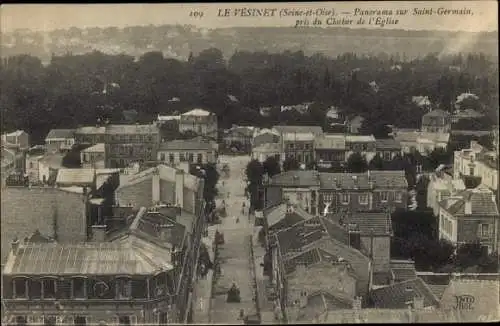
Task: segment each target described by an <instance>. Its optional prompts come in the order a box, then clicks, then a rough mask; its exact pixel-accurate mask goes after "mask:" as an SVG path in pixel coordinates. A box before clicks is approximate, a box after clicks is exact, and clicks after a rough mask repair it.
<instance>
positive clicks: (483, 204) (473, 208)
mask: <svg viewBox="0 0 500 326" xmlns="http://www.w3.org/2000/svg"><path fill="white" fill-rule="evenodd" d="M439 205H440V209H439V237H440V238H441V239H446V240H448V241H450V242H451V243H453V244H455V245H461V244H464V243H471V242H476V241H479V242H480V243H481V244H482V245H483V246H485V247H486V248H487V249H488V252H489V253H491V252H496V251H497V250H498V242H499V219H500V218H499V214H498V207H497V204H496V200H495V195H494V193H493V192H492V191H491V190H489V189H487V188H482V187H478V188H476V189H467V190H464V191H462V192H459V193H457V194H456V195H454V196H452V197H448V198H446V199H444V200H442V201H441V202H440V203H439Z"/></svg>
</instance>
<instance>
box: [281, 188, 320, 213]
mask: <svg viewBox="0 0 500 326" xmlns="http://www.w3.org/2000/svg"><path fill="white" fill-rule="evenodd" d="M283 199H289V200H290V203H292V204H294V205H298V206H299V207H301V208H302V209H304V210H305V211H306V212H308V213H311V214H315V209H316V207H317V201H316V191H315V190H314V189H311V188H283ZM313 211H314V213H313Z"/></svg>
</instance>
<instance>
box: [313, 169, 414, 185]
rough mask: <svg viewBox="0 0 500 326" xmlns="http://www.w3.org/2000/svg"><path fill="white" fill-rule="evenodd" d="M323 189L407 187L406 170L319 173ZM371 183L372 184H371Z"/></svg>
mask: <svg viewBox="0 0 500 326" xmlns="http://www.w3.org/2000/svg"><path fill="white" fill-rule="evenodd" d="M319 180H320V187H321V189H371V188H372V187H373V188H380V189H387V188H389V189H391V188H407V187H408V182H407V181H406V176H405V173H404V171H369V172H367V173H327V172H321V173H319ZM370 183H371V184H370Z"/></svg>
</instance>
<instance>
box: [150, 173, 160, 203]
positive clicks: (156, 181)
mask: <svg viewBox="0 0 500 326" xmlns="http://www.w3.org/2000/svg"><path fill="white" fill-rule="evenodd" d="M151 183H152V185H151V186H152V189H151V194H152V196H151V197H152V200H153V203H159V202H160V173H159V171H158V168H155V169H154V172H153V179H152V182H151Z"/></svg>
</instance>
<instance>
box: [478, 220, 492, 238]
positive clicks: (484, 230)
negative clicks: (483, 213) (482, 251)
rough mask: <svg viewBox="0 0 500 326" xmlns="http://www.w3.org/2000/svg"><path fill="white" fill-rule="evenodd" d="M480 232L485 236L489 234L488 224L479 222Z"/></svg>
mask: <svg viewBox="0 0 500 326" xmlns="http://www.w3.org/2000/svg"><path fill="white" fill-rule="evenodd" d="M480 234H481V237H483V238H486V237H488V236H489V235H490V225H489V224H484V223H483V224H481V225H480Z"/></svg>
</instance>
